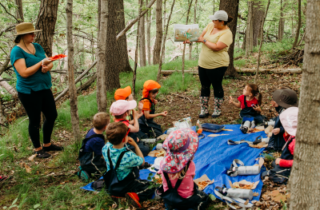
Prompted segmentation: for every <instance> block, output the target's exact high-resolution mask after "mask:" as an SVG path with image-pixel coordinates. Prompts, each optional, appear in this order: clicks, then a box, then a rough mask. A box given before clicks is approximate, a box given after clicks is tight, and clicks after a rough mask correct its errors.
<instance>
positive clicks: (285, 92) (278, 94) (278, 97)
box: [272, 88, 299, 108]
mask: <svg viewBox="0 0 320 210" xmlns="http://www.w3.org/2000/svg"><path fill="white" fill-rule="evenodd" d="M272 99H273V100H274V101H275V102H276V103H277V104H278V105H280V106H281V107H283V108H289V107H298V105H299V103H298V96H297V93H296V92H295V91H294V90H291V89H289V88H287V89H279V90H276V91H274V92H273V94H272Z"/></svg>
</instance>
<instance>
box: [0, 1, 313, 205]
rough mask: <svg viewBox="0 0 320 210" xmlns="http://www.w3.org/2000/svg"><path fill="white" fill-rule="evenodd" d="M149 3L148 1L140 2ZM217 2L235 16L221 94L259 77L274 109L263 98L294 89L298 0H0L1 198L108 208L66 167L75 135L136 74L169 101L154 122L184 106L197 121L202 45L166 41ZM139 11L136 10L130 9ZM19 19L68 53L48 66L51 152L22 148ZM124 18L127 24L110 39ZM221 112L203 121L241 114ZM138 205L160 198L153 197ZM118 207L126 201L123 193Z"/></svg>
mask: <svg viewBox="0 0 320 210" xmlns="http://www.w3.org/2000/svg"><path fill="white" fill-rule="evenodd" d="M148 5H149V6H150V5H152V6H150V7H149V9H148ZM310 5H311V3H310ZM219 9H223V10H226V11H227V12H228V13H229V15H231V16H233V17H234V18H235V20H234V21H233V22H232V23H231V24H230V26H229V27H230V29H231V30H232V31H233V33H234V35H235V38H234V44H233V46H232V47H231V48H230V50H229V53H230V57H231V61H232V62H231V64H230V67H229V69H228V71H227V75H226V76H225V79H224V81H223V84H224V87H225V91H226V96H228V95H232V96H234V97H237V96H239V95H240V94H241V92H242V88H243V87H244V85H245V84H246V83H247V82H257V83H258V84H259V85H260V89H261V91H262V93H263V94H264V106H263V107H262V108H263V114H265V115H266V116H268V117H273V116H275V113H274V110H273V109H272V108H271V107H270V105H269V103H270V100H271V94H272V92H273V91H274V90H275V89H277V88H279V87H280V86H285V87H290V88H292V89H294V90H296V91H297V92H298V93H300V84H301V72H302V70H301V67H302V63H303V57H304V47H305V43H304V40H305V36H306V27H307V21H306V16H307V13H306V10H307V1H306V0H268V1H267V0H261V1H258V0H253V1H247V0H241V1H239V0H224V1H221V2H219V1H218V0H98V1H97V0H94V1H93V0H3V1H1V2H0V26H1V27H0V102H1V103H0V125H1V127H0V134H1V136H2V137H1V139H0V160H1V162H0V168H1V169H0V174H8V175H11V176H12V177H13V178H12V179H11V180H10V181H9V182H7V183H6V184H5V185H2V186H0V187H1V192H0V207H4V208H10V207H12V208H19V209H57V208H61V209H109V207H110V206H112V201H111V199H110V198H106V195H105V194H104V193H100V194H98V195H95V194H88V193H85V192H82V191H80V190H79V187H80V186H82V185H83V183H81V182H80V181H79V180H78V179H77V177H74V176H73V173H74V172H75V170H76V169H77V164H78V163H77V161H76V157H77V152H78V149H79V145H80V143H79V142H80V140H81V139H82V138H83V136H84V134H85V132H86V131H87V130H88V129H89V128H90V127H91V123H90V120H91V118H92V116H93V115H94V114H95V113H96V112H98V111H106V110H107V108H108V107H109V106H110V104H111V103H112V100H113V93H114V90H115V89H116V88H119V87H120V86H121V87H124V86H126V85H131V86H133V88H134V89H135V92H134V93H135V98H136V99H139V98H140V96H141V90H142V86H143V83H144V81H145V80H148V79H154V80H158V81H160V83H161V84H162V88H161V90H160V94H159V102H160V104H159V108H158V110H159V111H162V110H168V111H169V116H168V117H167V118H160V119H158V120H157V121H158V123H160V124H161V125H162V127H163V128H164V129H166V128H168V127H170V126H172V121H174V120H177V119H181V118H183V117H185V116H191V117H192V118H193V120H194V121H195V120H196V119H197V115H198V112H199V111H200V107H199V103H198V96H199V90H200V83H199V79H198V77H197V75H196V74H197V73H196V70H197V60H198V56H199V52H200V50H201V45H200V44H197V43H193V44H192V45H183V44H182V43H176V42H174V31H173V25H174V24H186V23H189V24H193V23H197V24H199V27H200V30H203V29H204V28H205V27H206V25H207V24H208V23H210V20H209V18H208V16H209V15H212V14H213V13H214V12H215V11H217V10H219ZM141 13H144V15H143V16H142V15H140V16H141V18H140V19H139V18H137V17H139V14H141ZM134 20H138V21H137V22H134ZM168 20H170V21H169V24H168ZM20 22H32V23H33V24H34V25H35V27H36V29H41V30H42V32H41V33H38V34H37V37H36V40H35V42H37V43H40V44H41V45H42V46H43V48H44V49H45V51H46V53H47V55H48V56H52V55H56V54H66V55H68V57H67V58H65V59H62V60H59V61H57V62H54V68H53V70H51V73H52V82H53V87H52V90H53V93H54V96H55V98H56V103H57V106H58V108H59V110H58V113H59V114H58V115H59V116H58V119H57V121H56V126H55V130H54V134H53V139H54V140H55V141H56V142H59V143H60V144H62V145H64V146H65V148H66V150H65V151H64V152H63V153H61V154H58V153H57V154H53V156H54V158H53V159H50V160H43V161H42V160H41V161H39V160H33V159H31V160H30V159H28V158H26V157H29V156H31V155H32V148H31V144H30V140H29V136H28V133H27V131H28V129H27V126H28V119H27V117H26V115H25V111H24V109H23V107H22V106H21V104H20V102H19V100H18V99H17V92H16V90H15V84H16V76H15V73H14V71H13V68H12V64H10V60H9V58H10V51H11V49H12V48H13V47H14V43H13V40H14V34H15V25H16V24H18V23H20ZM125 28H126V29H128V30H127V31H126V33H122V35H123V36H121V37H120V38H119V40H117V36H119V33H120V34H121V32H123V29H125ZM166 29H167V30H166ZM261 40H263V41H261ZM199 45H200V46H199ZM135 61H136V62H135ZM159 70H161V73H159V72H160V71H159ZM168 70H178V71H176V72H174V73H172V71H168ZM179 70H182V71H179ZM182 72H183V73H182ZM256 72H259V74H260V75H259V76H258V74H256ZM133 84H134V85H133ZM223 113H224V114H223V115H222V117H220V118H218V119H207V120H206V121H208V122H212V123H219V124H222V123H223V124H229V123H239V121H238V113H239V110H238V109H236V108H234V107H232V106H229V105H228V103H227V101H225V103H224V106H223ZM270 161H272V158H271V159H270ZM270 161H269V162H270ZM265 185H266V187H265V188H264V189H265V192H267V191H268V192H270V191H274V190H279V189H280V192H281V193H282V194H283V195H284V194H286V192H287V190H286V186H277V185H274V184H270V183H265ZM44 186H45V187H44ZM270 186H271V187H270ZM285 200H287V198H286V199H285ZM145 205H146V208H150V209H162V208H163V205H162V204H161V203H157V202H155V203H154V202H151V203H150V202H149V203H147V204H145ZM119 207H123V208H126V207H127V204H126V202H125V201H123V202H122V203H121V204H120V206H119ZM210 208H211V209H223V208H225V205H224V204H223V203H221V202H216V203H214V204H213V205H212V206H211V207H210ZM257 208H262V209H264V208H270V209H271V208H275V209H279V208H287V202H286V201H284V202H283V201H282V202H277V201H273V200H272V198H271V197H270V196H269V197H268V196H265V197H262V200H261V203H258V204H257Z"/></svg>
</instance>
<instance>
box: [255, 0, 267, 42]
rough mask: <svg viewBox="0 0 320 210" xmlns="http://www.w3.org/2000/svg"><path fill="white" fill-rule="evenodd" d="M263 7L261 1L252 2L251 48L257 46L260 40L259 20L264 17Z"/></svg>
mask: <svg viewBox="0 0 320 210" xmlns="http://www.w3.org/2000/svg"><path fill="white" fill-rule="evenodd" d="M264 12H265V7H264V6H263V4H262V2H261V1H256V0H254V1H253V24H252V25H253V47H256V46H258V44H259V43H258V39H259V38H260V28H261V20H262V19H263V17H264Z"/></svg>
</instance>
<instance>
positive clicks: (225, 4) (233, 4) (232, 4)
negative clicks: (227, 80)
mask: <svg viewBox="0 0 320 210" xmlns="http://www.w3.org/2000/svg"><path fill="white" fill-rule="evenodd" d="M220 10H224V11H226V12H227V13H228V15H229V16H232V17H233V18H234V19H233V21H232V22H231V23H229V24H228V26H229V28H230V30H231V32H232V34H233V40H235V37H236V32H237V21H238V18H237V17H238V11H239V0H223V1H220ZM233 52H234V42H233V43H232V44H231V45H230V47H229V51H228V53H229V56H230V64H229V67H228V69H227V71H226V74H225V75H229V76H232V77H235V76H237V72H236V70H235V68H234V65H233Z"/></svg>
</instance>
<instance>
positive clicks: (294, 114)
mask: <svg viewBox="0 0 320 210" xmlns="http://www.w3.org/2000/svg"><path fill="white" fill-rule="evenodd" d="M298 112H299V109H298V107H290V108H288V109H286V110H285V111H283V112H282V113H281V114H280V121H281V123H282V125H283V128H284V130H285V133H284V135H283V137H284V139H285V141H286V144H285V145H284V146H283V149H282V154H281V156H280V158H277V159H276V160H275V161H274V162H273V163H272V166H273V167H274V168H273V169H272V170H270V171H266V172H264V173H263V175H262V176H263V177H264V176H269V179H270V180H272V181H274V182H277V183H286V182H287V180H288V178H289V175H290V173H291V167H292V164H293V153H294V148H295V144H296V139H295V136H296V133H297V127H298Z"/></svg>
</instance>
